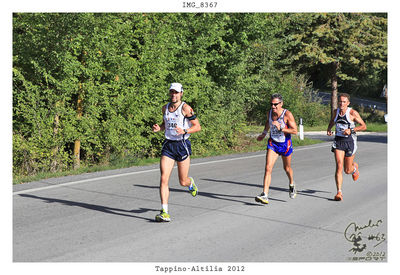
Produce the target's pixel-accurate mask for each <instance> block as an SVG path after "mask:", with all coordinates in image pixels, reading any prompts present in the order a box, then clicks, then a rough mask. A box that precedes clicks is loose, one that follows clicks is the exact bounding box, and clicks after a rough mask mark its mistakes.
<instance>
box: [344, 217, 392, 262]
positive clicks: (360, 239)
mask: <svg viewBox="0 0 400 275" xmlns="http://www.w3.org/2000/svg"><path fill="white" fill-rule="evenodd" d="M382 223H383V221H382V220H377V221H376V222H373V221H372V220H369V221H368V224H365V225H357V224H356V223H355V222H352V223H350V224H349V225H348V226H347V227H346V230H345V231H344V237H345V238H346V240H347V241H349V242H351V243H352V244H353V248H351V249H350V250H349V251H351V252H354V254H356V253H357V252H362V251H364V250H365V249H366V248H367V243H366V242H365V241H364V240H367V241H370V242H371V241H373V242H374V243H375V245H374V247H377V246H378V245H380V244H381V243H383V242H384V241H386V235H385V234H384V233H380V232H376V230H375V229H378V228H379V226H380V225H381V224H382Z"/></svg>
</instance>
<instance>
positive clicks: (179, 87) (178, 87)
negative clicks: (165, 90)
mask: <svg viewBox="0 0 400 275" xmlns="http://www.w3.org/2000/svg"><path fill="white" fill-rule="evenodd" d="M169 90H170V91H171V90H175V91H177V92H181V93H182V92H183V87H182V84H181V83H176V82H175V83H171V86H170V87H169Z"/></svg>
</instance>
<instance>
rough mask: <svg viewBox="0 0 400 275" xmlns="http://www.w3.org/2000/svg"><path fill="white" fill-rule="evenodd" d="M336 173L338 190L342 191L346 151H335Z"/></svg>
mask: <svg viewBox="0 0 400 275" xmlns="http://www.w3.org/2000/svg"><path fill="white" fill-rule="evenodd" d="M335 160H336V172H335V181H336V188H337V190H338V191H339V190H342V184H343V162H344V151H342V150H338V149H335Z"/></svg>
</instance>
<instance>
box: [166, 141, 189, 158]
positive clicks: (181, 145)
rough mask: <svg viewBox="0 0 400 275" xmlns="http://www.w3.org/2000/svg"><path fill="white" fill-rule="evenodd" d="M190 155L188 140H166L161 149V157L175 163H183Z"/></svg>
mask: <svg viewBox="0 0 400 275" xmlns="http://www.w3.org/2000/svg"><path fill="white" fill-rule="evenodd" d="M191 154H192V145H191V143H190V140H188V139H186V140H169V139H166V140H165V141H164V143H163V146H162V149H161V155H162V156H167V157H169V158H171V159H173V160H175V161H184V160H185V159H187V158H188V157H189V156H190V155H191Z"/></svg>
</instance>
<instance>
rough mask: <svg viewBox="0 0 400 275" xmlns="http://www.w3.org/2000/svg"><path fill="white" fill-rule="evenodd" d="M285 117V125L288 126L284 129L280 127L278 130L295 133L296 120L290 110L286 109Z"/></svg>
mask: <svg viewBox="0 0 400 275" xmlns="http://www.w3.org/2000/svg"><path fill="white" fill-rule="evenodd" d="M285 118H287V122H286V125H287V126H288V127H287V128H284V129H280V130H281V131H282V132H283V133H284V134H292V135H296V134H297V124H296V120H295V119H294V116H293V114H292V112H290V111H289V110H288V111H286V113H285Z"/></svg>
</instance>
